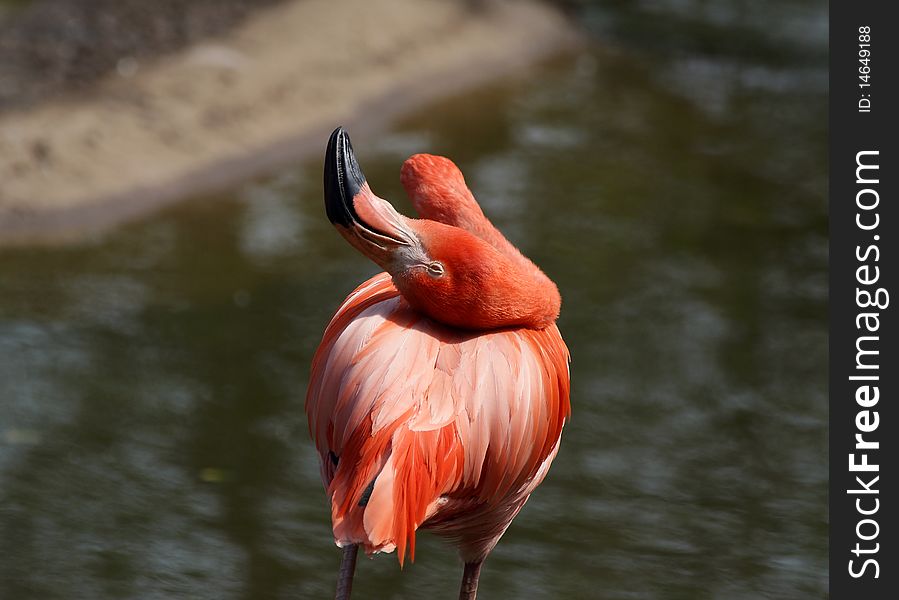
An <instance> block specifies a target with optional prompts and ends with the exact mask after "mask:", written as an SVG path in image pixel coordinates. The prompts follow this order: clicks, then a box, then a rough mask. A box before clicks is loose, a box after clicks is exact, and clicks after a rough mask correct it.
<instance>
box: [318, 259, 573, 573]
mask: <svg viewBox="0 0 899 600" xmlns="http://www.w3.org/2000/svg"><path fill="white" fill-rule="evenodd" d="M569 412H570V406H569V375H568V349H567V348H566V347H565V344H564V342H563V341H562V338H561V335H560V334H559V331H558V329H557V328H556V326H555V325H552V326H550V327H547V328H545V329H543V330H530V329H515V330H499V331H494V332H487V333H474V332H460V331H458V330H454V329H450V328H448V327H445V326H443V325H440V324H438V323H435V322H434V321H432V320H430V319H428V318H426V317H424V316H422V315H421V314H420V313H417V312H415V311H414V310H412V309H411V308H410V307H409V306H408V304H407V303H406V302H405V300H403V298H402V297H401V296H400V295H399V292H398V291H397V290H396V288H395V287H394V286H393V284H392V282H391V279H390V276H389V275H388V274H386V273H381V274H379V275H376V276H375V277H373V278H371V279H370V280H368V281H367V282H365V283H363V284H362V285H361V286H359V288H357V289H356V290H355V291H354V292H353V293H352V294H350V296H349V297H348V298H347V299H346V301H344V303H343V305H341V307H340V308H339V309H338V311H337V313H336V314H335V316H334V318H333V319H332V320H331V322H330V324H329V325H328V327H327V329H326V330H325V334H324V338H323V340H322V343H321V345H320V346H319V348H318V350H317V352H316V354H315V357H314V359H313V365H312V374H311V378H310V384H309V390H308V393H307V398H306V413H307V416H308V418H309V424H310V430H311V433H312V437H313V439H314V441H315V444H316V448H317V449H318V452H319V456H320V459H321V470H322V480H323V482H324V484H325V487H326V489H327V491H328V496H329V498H330V501H331V513H332V523H333V528H334V536H335V541H336V542H337V543H338V545H341V546H343V545H346V544H350V543H358V544H362V545H363V547H364V548H365V549H366V551H368V552H378V551H392V550H393V549H396V550H397V554H398V557H399V560H400V562H401V563H402V562H403V560H404V557H405V554H406V549H407V547H408V550H409V553H410V556H412V557H413V558H414V551H415V531H416V530H417V529H418V528H420V527H430V528H433V529H434V530H435V531H436V532H438V533H441V534H444V535H446V536H449V537H451V538H454V539H455V540H456V541H457V543H459V544H460V548H461V550H462V552H463V557H464V556H465V555H466V554H468V555H471V556H474V555H479V554H484V555H485V554H486V553H487V552H488V551H489V550H490V549H491V548H492V547H493V545H494V544H495V543H496V541H497V540H498V539H499V536H501V535H502V533H503V531H504V530H505V528H506V527H507V526H508V524H509V523H510V522H511V520H512V518H513V517H514V516H515V514H517V512H518V510H519V509H520V508H521V506H522V505H523V504H524V502H525V501H526V500H527V497H528V495H529V494H530V492H531V491H533V489H534V488H535V487H536V486H537V484H539V483H540V481H541V480H542V479H543V477H544V476H545V474H546V471H547V469H548V467H549V463H550V462H551V461H552V458H553V457H554V456H555V453H556V451H557V449H558V442H559V438H560V436H561V431H562V427H563V425H564V422H565V420H566V419H567V418H568V416H569Z"/></svg>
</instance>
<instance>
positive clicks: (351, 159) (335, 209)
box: [324, 127, 365, 227]
mask: <svg viewBox="0 0 899 600" xmlns="http://www.w3.org/2000/svg"><path fill="white" fill-rule="evenodd" d="M363 185H365V175H364V174H363V173H362V169H361V168H359V163H358V162H356V155H355V153H354V152H353V145H352V143H351V142H350V136H349V134H348V133H347V132H346V129H344V128H343V127H338V128H337V129H335V130H334V131H333V132H332V133H331V138H330V139H329V140H328V149H327V150H326V151H325V172H324V188H325V211H326V212H327V214H328V219H329V220H330V221H331V222H332V223H334V224H335V225H343V226H344V227H349V226H350V225H352V223H353V222H358V220H359V217H358V215H356V210H355V208H353V198H354V197H355V196H356V194H358V193H359V191H360V190H361V189H362V186H363Z"/></svg>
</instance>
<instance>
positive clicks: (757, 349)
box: [0, 0, 827, 600]
mask: <svg viewBox="0 0 899 600" xmlns="http://www.w3.org/2000/svg"><path fill="white" fill-rule="evenodd" d="M825 8H826V7H817V6H815V5H813V4H812V3H810V2H780V3H774V2H762V3H759V2H756V3H748V2H720V3H712V2H689V1H673V0H671V1H668V2H661V3H659V2H655V3H648V2H647V3H631V4H625V3H620V2H619V3H616V2H610V3H608V4H607V5H605V8H602V9H600V8H598V7H596V6H586V7H582V12H581V16H580V18H581V19H582V22H584V23H585V24H586V25H587V26H588V27H589V29H590V31H591V32H593V33H594V34H595V37H596V39H599V40H602V43H601V44H596V47H593V48H590V49H588V50H586V51H584V52H580V53H577V54H576V55H574V56H570V57H567V58H561V59H559V60H556V61H553V62H551V63H550V64H546V65H543V66H541V67H539V68H537V69H535V70H533V71H532V72H530V73H528V74H527V75H526V76H520V77H515V78H511V79H508V80H504V81H501V82H497V83H496V84H494V85H492V86H489V87H486V88H482V89H480V90H478V91H475V92H472V93H466V94H464V95H460V96H458V97H455V98H451V99H448V100H445V101H443V102H440V103H437V104H434V105H432V106H429V107H427V108H426V109H425V110H422V111H420V112H419V113H417V114H415V115H412V116H410V117H409V118H407V119H406V120H404V121H403V122H401V123H399V124H397V125H396V126H394V127H392V128H390V129H389V130H388V131H386V132H382V133H381V134H378V135H370V136H368V137H366V136H355V137H354V143H355V146H356V150H357V153H358V154H359V157H360V161H361V163H362V165H363V168H364V169H365V171H366V174H367V176H368V179H369V181H370V182H371V184H372V187H373V188H374V189H375V191H376V192H377V193H379V194H380V195H381V196H383V197H385V198H388V199H391V200H392V201H394V202H395V204H396V205H397V206H398V207H400V208H401V209H402V210H404V211H407V212H408V211H409V205H408V203H407V202H406V201H405V200H404V199H403V198H402V191H401V188H400V185H399V181H398V170H399V166H400V164H401V161H402V160H403V159H404V158H405V157H406V156H408V155H409V154H412V153H414V152H418V151H428V152H433V153H440V154H445V155H447V156H451V157H453V158H454V159H455V160H456V161H457V162H458V164H459V165H460V166H461V167H462V169H463V171H464V172H465V173H466V175H467V177H468V181H469V183H470V184H471V186H472V188H473V189H474V190H475V193H476V195H478V197H479V198H480V200H481V203H482V204H483V206H484V208H485V210H486V212H487V213H488V214H489V215H490V216H491V217H492V218H493V220H494V222H495V223H497V225H498V226H499V227H500V228H501V229H502V230H503V231H505V232H506V233H507V236H508V237H509V238H510V239H512V240H513V241H514V242H515V243H517V244H518V245H519V246H520V247H521V248H522V249H523V250H524V251H525V253H527V254H528V255H530V256H531V257H532V258H533V259H534V260H535V261H536V262H537V263H538V264H540V265H541V266H542V267H543V268H544V270H545V271H546V272H547V273H548V274H549V275H550V276H551V277H552V278H553V279H555V281H556V282H557V283H558V285H559V287H560V289H561V291H562V295H563V298H564V305H563V309H562V317H561V319H560V323H559V324H560V327H561V329H562V332H563V334H564V336H565V338H566V340H567V341H568V344H569V346H570V348H571V353H572V357H573V362H572V365H571V374H572V385H573V397H572V405H573V411H574V414H573V417H572V421H571V422H570V424H569V425H568V426H567V427H566V430H565V434H564V438H563V440H564V441H563V444H562V450H561V452H560V453H559V456H558V458H557V460H556V462H555V464H554V465H553V468H552V470H551V472H550V475H549V477H548V478H547V480H546V481H545V483H544V484H543V485H542V486H541V487H540V488H539V489H538V490H537V492H536V493H535V494H534V495H533V496H532V498H531V501H530V502H529V504H528V505H527V506H526V507H525V509H524V510H523V511H522V513H521V514H520V515H519V517H518V518H517V519H516V521H515V522H514V523H513V525H512V527H511V528H510V530H509V531H508V533H507V534H506V536H505V537H504V538H503V540H502V541H501V542H500V545H499V546H498V547H497V549H496V551H495V552H494V553H493V555H492V556H491V557H490V559H489V560H488V562H487V564H486V567H485V570H484V574H483V578H482V584H481V593H482V597H483V598H485V599H487V598H539V599H552V598H603V599H605V598H608V599H631V598H666V599H667V598H675V599H684V600H688V599H689V600H694V599H705V598H709V599H711V598H722V599H728V600H733V599H743V598H746V599H750V598H797V599H800V598H816V597H818V598H819V597H822V596H823V595H824V594H825V590H826V574H827V563H826V532H827V530H826V489H827V488H826V484H827V468H826V467H827V465H826V419H827V404H826V387H825V374H826V368H827V363H826V360H827V332H826V322H825V319H826V310H827V303H826V292H827V288H826V284H827V238H826V235H827V214H826V202H825V193H826V188H825V185H826V178H825V141H826V130H825V125H824V123H825V121H824V120H825V114H826V113H825V111H826V105H825V96H824V95H825V93H826V71H824V62H825V57H826V54H825V51H826V13H825V12H824V11H825ZM772 11H773V12H772ZM765 15H767V17H766V16H765ZM351 133H352V131H351ZM325 142H326V140H324V139H323V140H322V149H324V145H325ZM320 168H321V167H320V161H318V160H313V161H310V162H309V163H308V164H303V165H299V166H297V167H296V168H295V169H290V170H288V171H286V172H284V173H281V174H278V175H277V176H275V177H272V178H268V179H265V180H261V181H254V182H248V183H246V184H245V185H242V186H240V187H238V188H236V189H234V190H231V191H230V192H229V193H227V194H224V195H222V196H221V197H214V198H201V199H195V200H193V201H190V202H187V203H184V204H182V205H179V206H177V207H176V208H174V209H170V210H167V211H165V212H164V213H162V214H157V215H154V216H151V217H150V218H147V219H145V220H143V221H142V222H139V223H134V224H131V225H128V226H125V227H122V228H119V229H117V230H114V231H112V232H109V233H107V234H104V235H101V236H97V237H94V238H92V239H89V240H86V241H84V242H81V243H78V244H76V245H70V246H65V247H56V248H18V249H3V250H0V557H2V560H0V597H2V598H10V599H26V598H29V599H30V598H35V599H37V598H40V599H52V598H66V599H68V598H209V599H227V598H246V599H250V598H253V599H256V598H285V599H286V598H326V597H328V596H329V595H330V594H332V593H333V592H332V590H333V581H334V575H335V573H336V568H337V562H338V551H337V549H336V548H334V546H333V544H332V542H331V537H330V528H329V523H328V513H327V508H326V505H325V500H324V494H323V491H322V489H321V483H320V481H319V475H318V467H317V464H316V456H315V454H314V452H313V450H312V446H311V444H310V441H309V436H308V433H307V429H306V423H305V418H304V415H303V408H302V407H303V395H304V391H305V385H306V377H307V373H308V366H309V361H310V357H311V354H312V352H313V350H314V348H315V346H316V344H317V342H318V340H319V339H320V335H321V333H322V330H323V328H324V325H325V323H326V322H327V319H328V318H329V316H330V314H331V313H332V311H333V310H334V309H335V308H336V306H337V305H338V303H339V302H340V300H341V299H342V298H343V297H344V295H345V294H346V293H348V292H349V291H350V290H351V289H352V288H353V287H354V286H355V285H356V284H357V283H358V282H360V281H362V279H363V278H364V277H366V276H368V275H369V274H371V273H373V272H374V271H375V267H374V265H372V264H370V263H368V262H366V261H365V259H363V258H362V257H361V256H360V255H358V254H357V253H356V252H355V251H353V250H352V248H350V247H349V246H348V245H347V244H346V243H345V242H344V241H343V240H342V238H340V236H339V235H337V233H336V232H335V231H334V230H333V229H332V228H331V226H330V224H329V223H328V222H327V219H326V218H325V215H324V210H323V206H322V199H321V196H322V193H321V183H320V181H321V174H320ZM419 540H420V541H419V548H418V551H417V560H416V562H415V564H413V565H407V567H406V568H405V569H404V570H403V571H400V569H399V567H398V566H397V564H396V559H395V556H394V555H388V556H378V557H376V558H375V559H374V560H371V561H369V560H360V564H359V567H358V570H357V583H356V587H355V590H354V591H355V596H354V597H358V598H409V599H411V598H424V597H429V598H431V597H433V598H454V597H455V596H456V594H457V589H458V587H457V586H458V582H459V578H460V575H461V565H460V564H459V562H458V559H457V558H456V557H455V554H454V552H453V551H452V550H451V549H449V548H448V547H447V546H444V545H443V544H442V543H441V542H440V541H439V540H436V539H435V538H432V537H431V536H429V535H428V534H423V535H422V536H420V538H419Z"/></svg>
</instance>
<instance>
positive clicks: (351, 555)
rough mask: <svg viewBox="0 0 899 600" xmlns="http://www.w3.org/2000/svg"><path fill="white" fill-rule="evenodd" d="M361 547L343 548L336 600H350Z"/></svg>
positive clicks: (354, 545) (353, 545)
mask: <svg viewBox="0 0 899 600" xmlns="http://www.w3.org/2000/svg"><path fill="white" fill-rule="evenodd" d="M357 552H359V546H358V545H357V544H352V545H350V546H344V547H343V557H342V558H341V559H340V571H339V572H338V574H337V594H336V595H335V596H334V598H335V600H349V598H350V592H351V591H352V590H353V573H354V572H355V571H356V553H357ZM475 585H477V583H475Z"/></svg>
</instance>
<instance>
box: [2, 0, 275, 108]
mask: <svg viewBox="0 0 899 600" xmlns="http://www.w3.org/2000/svg"><path fill="white" fill-rule="evenodd" d="M280 1H281V0H153V1H148V0H32V1H31V2H25V3H23V2H13V3H10V2H8V1H7V2H5V3H4V2H2V0H0V9H4V5H5V12H0V110H5V109H10V108H22V107H28V106H30V105H33V104H35V103H36V102H39V101H41V100H44V99H46V98H48V97H51V96H55V95H57V94H60V93H62V92H72V91H74V92H77V91H80V90H84V89H87V88H88V87H89V86H90V85H91V84H92V83H93V82H95V81H96V80H97V79H99V78H100V77H102V76H103V75H105V74H106V73H108V72H109V71H111V70H113V69H119V70H120V71H126V72H127V71H128V69H130V68H132V65H133V64H134V61H135V60H137V59H139V58H142V57H147V56H153V55H156V54H159V53H163V52H170V51H173V50H178V49H180V48H183V47H184V46H187V45H189V44H191V43H193V42H195V41H197V40H198V39H200V38H204V37H207V36H210V35H217V34H221V33H224V32H226V31H228V30H229V29H231V28H232V27H234V26H235V25H237V24H239V23H240V22H241V21H242V20H243V19H244V18H245V17H246V16H247V15H249V14H250V13H251V12H252V11H254V10H256V9H258V8H262V7H265V6H269V5H272V4H276V3H278V2H280Z"/></svg>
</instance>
